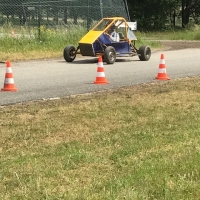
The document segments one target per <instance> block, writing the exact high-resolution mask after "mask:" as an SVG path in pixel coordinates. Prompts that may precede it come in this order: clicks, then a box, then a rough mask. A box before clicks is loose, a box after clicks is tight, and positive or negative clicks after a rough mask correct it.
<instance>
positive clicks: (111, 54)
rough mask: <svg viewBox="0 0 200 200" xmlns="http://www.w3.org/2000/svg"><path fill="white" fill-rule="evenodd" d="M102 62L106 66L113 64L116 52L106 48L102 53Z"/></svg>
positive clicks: (110, 47)
mask: <svg viewBox="0 0 200 200" xmlns="http://www.w3.org/2000/svg"><path fill="white" fill-rule="evenodd" d="M103 57H104V60H105V62H106V63H107V64H113V63H114V62H115V61H116V51H115V48H114V47H112V46H108V47H106V49H105V51H104V56H103Z"/></svg>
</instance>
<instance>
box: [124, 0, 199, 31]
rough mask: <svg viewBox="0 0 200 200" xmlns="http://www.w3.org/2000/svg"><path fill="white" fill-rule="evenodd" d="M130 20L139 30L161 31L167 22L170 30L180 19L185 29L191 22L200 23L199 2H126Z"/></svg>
mask: <svg viewBox="0 0 200 200" xmlns="http://www.w3.org/2000/svg"><path fill="white" fill-rule="evenodd" d="M127 2H128V7H129V13H130V18H131V20H132V21H134V20H136V21H138V22H139V23H138V24H139V25H140V26H141V28H144V29H149V28H154V29H162V28H165V25H166V22H168V23H169V24H170V25H171V27H172V28H174V27H175V26H176V19H180V21H181V27H182V28H185V27H187V25H188V24H189V23H190V20H192V21H193V22H194V23H196V24H199V23H200V19H199V17H200V0H127Z"/></svg>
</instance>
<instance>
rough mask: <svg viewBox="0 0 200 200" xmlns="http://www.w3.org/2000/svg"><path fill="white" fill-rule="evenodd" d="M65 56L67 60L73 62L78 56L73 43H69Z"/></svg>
mask: <svg viewBox="0 0 200 200" xmlns="http://www.w3.org/2000/svg"><path fill="white" fill-rule="evenodd" d="M63 57H64V59H65V60H66V61H67V62H72V61H73V60H74V59H75V58H76V49H75V47H74V46H73V45H68V46H66V47H65V49H64V51H63Z"/></svg>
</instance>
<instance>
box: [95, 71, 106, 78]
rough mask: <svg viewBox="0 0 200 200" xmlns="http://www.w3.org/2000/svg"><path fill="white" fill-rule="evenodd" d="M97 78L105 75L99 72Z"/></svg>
mask: <svg viewBox="0 0 200 200" xmlns="http://www.w3.org/2000/svg"><path fill="white" fill-rule="evenodd" d="M97 76H98V77H105V73H104V72H97Z"/></svg>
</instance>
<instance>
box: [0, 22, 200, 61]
mask: <svg viewBox="0 0 200 200" xmlns="http://www.w3.org/2000/svg"><path fill="white" fill-rule="evenodd" d="M83 27H84V26H81V25H74V24H68V25H67V26H57V27H56V26H55V27H54V28H50V27H46V26H41V28H40V36H39V37H38V29H37V28H30V27H20V26H15V27H13V26H12V25H11V24H6V25H4V26H2V27H0V33H1V34H2V35H3V36H2V37H0V44H1V45H0V61H5V60H12V61H16V60H30V59H40V58H60V57H62V56H63V55H62V54H63V50H64V48H65V47H66V45H69V44H72V45H74V46H75V47H77V46H78V42H79V40H80V39H81V38H82V37H83V36H84V35H85V34H86V33H87V30H86V28H83ZM12 30H14V32H15V37H11V32H12ZM199 30H200V28H199V26H198V25H193V26H191V27H188V29H185V30H180V29H179V30H166V31H160V32H158V31H157V32H140V31H136V32H135V34H136V37H137V41H136V47H137V48H139V47H140V46H141V45H149V46H150V47H151V48H152V49H158V48H162V45H161V44H160V42H158V41H155V40H158V39H159V40H163V39H164V40H200V32H199ZM19 36H20V37H19Z"/></svg>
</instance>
